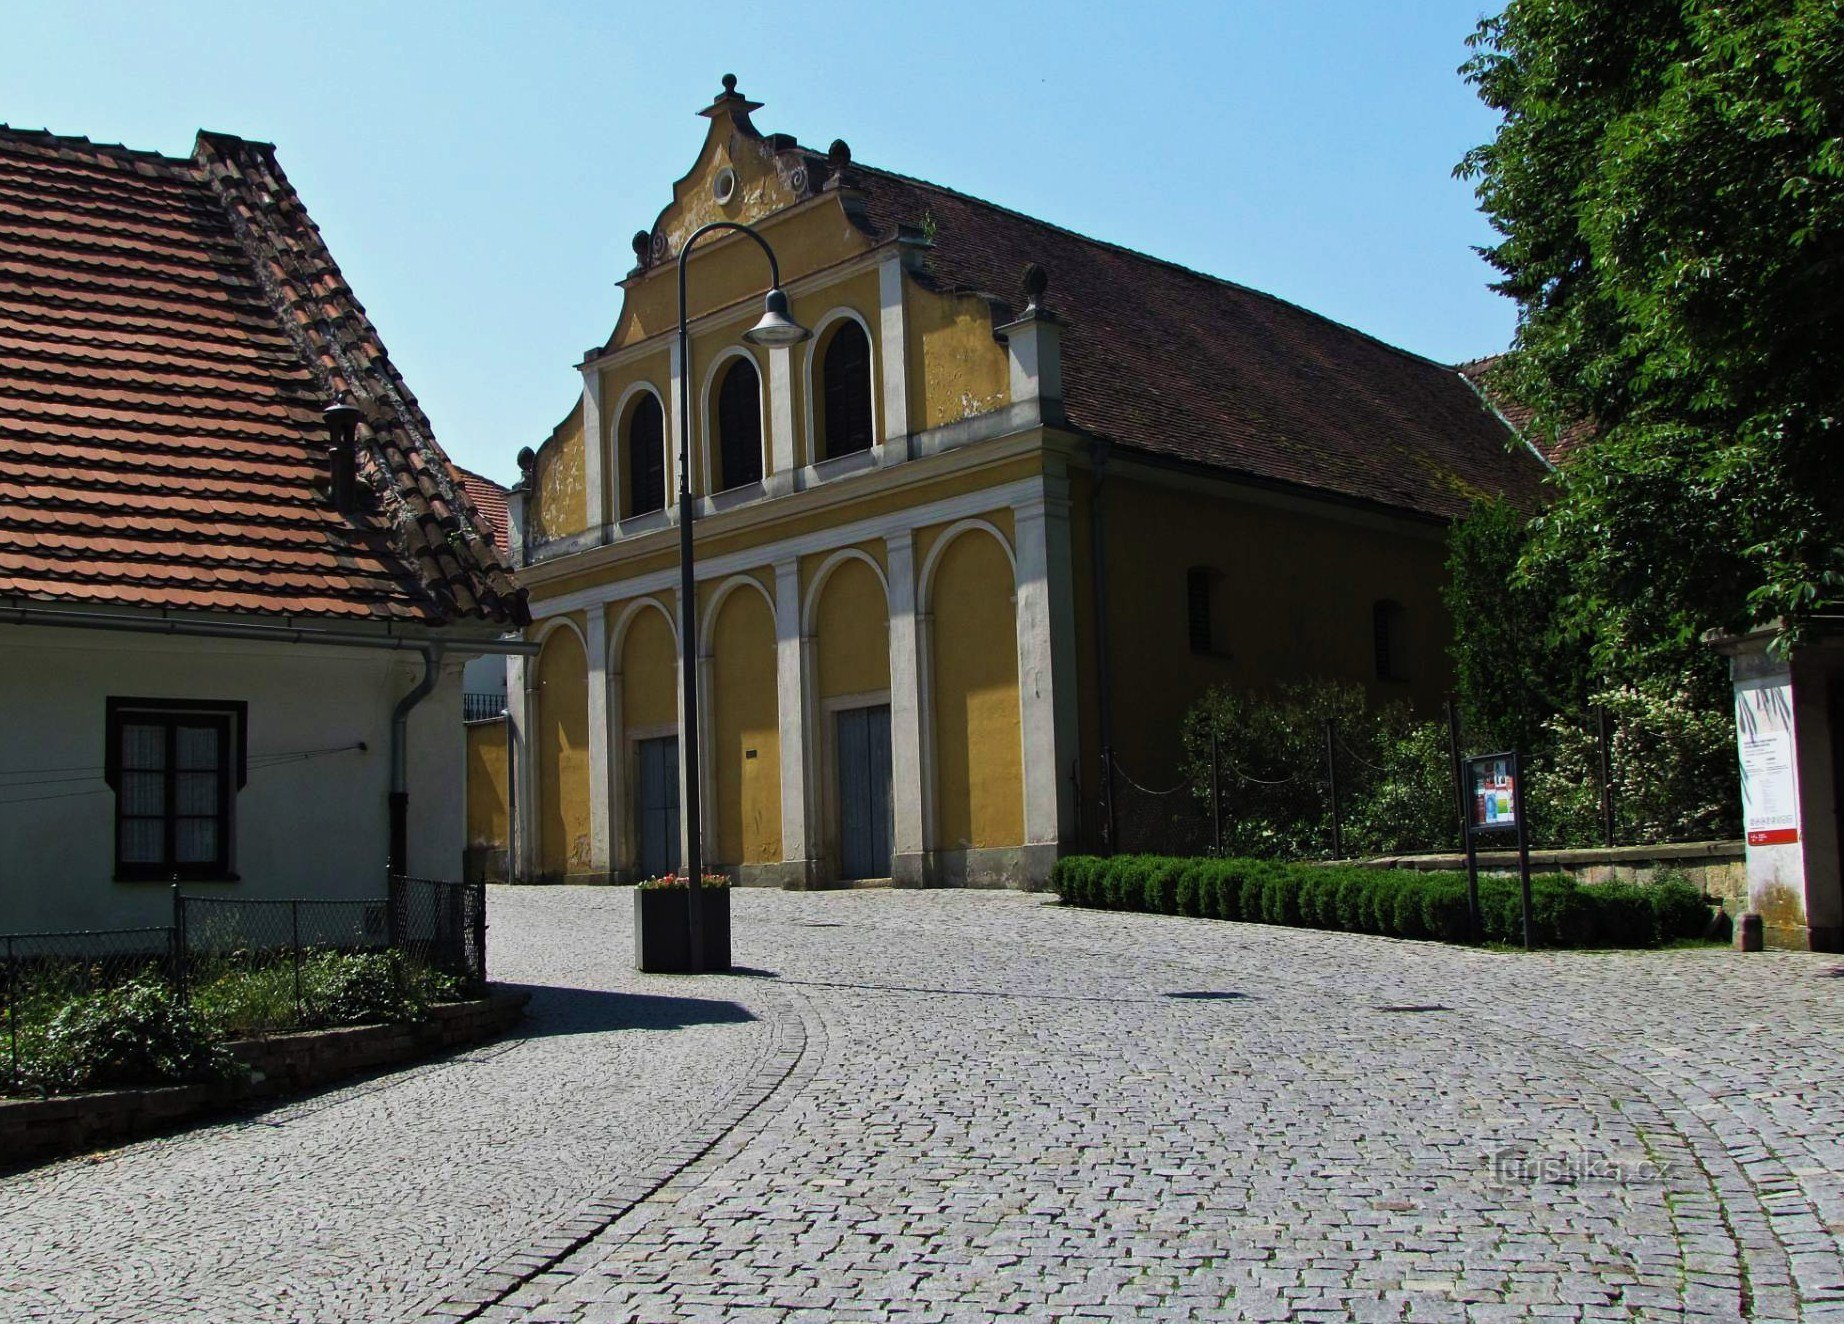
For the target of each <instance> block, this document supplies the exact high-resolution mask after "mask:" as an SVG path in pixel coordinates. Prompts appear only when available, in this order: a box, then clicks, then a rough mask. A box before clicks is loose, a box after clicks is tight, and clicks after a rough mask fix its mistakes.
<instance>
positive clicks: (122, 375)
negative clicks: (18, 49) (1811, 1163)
mask: <svg viewBox="0 0 1844 1324" xmlns="http://www.w3.org/2000/svg"><path fill="white" fill-rule="evenodd" d="M339 396H345V397H347V398H350V399H352V400H353V401H355V402H356V403H358V405H359V406H360V408H361V410H362V411H363V414H364V418H365V421H364V423H363V424H362V425H361V426H360V428H359V439H360V465H359V473H360V478H361V484H360V490H361V502H360V510H359V512H358V513H357V514H355V515H353V516H350V517H349V516H346V515H343V514H341V513H339V512H338V511H336V510H335V509H334V508H333V506H332V504H331V502H330V500H329V497H328V492H327V486H328V481H327V469H328V463H327V456H326V450H327V429H326V425H325V422H324V421H323V419H322V417H321V410H322V409H323V408H324V407H325V406H326V404H327V403H328V402H329V401H330V400H331V399H333V398H335V397H339ZM4 597H15V598H27V599H33V600H42V601H70V602H84V603H87V604H90V605H94V606H105V605H112V604H119V605H131V606H137V607H153V608H177V609H207V610H222V611H237V612H257V613H263V614H270V615H286V616H336V617H345V618H354V617H358V618H374V619H379V620H397V621H406V622H418V623H423V624H429V625H439V624H443V623H447V622H451V621H456V620H465V619H475V620H481V621H486V622H493V623H498V624H518V623H522V622H523V621H524V620H526V619H527V618H528V613H527V612H526V608H525V601H524V591H523V590H522V589H520V588H519V587H518V586H517V585H516V584H515V583H514V582H513V580H512V578H511V575H510V573H509V571H508V569H507V565H506V558H505V556H504V554H503V552H502V551H501V550H500V549H499V548H498V547H496V546H495V543H494V541H493V534H492V530H491V527H490V525H489V524H488V523H487V521H486V520H485V519H484V518H483V516H482V514H481V512H480V511H479V510H477V509H476V506H475V503H474V501H473V500H472V499H471V498H470V497H469V495H468V494H467V492H466V489H465V488H464V487H463V486H462V484H461V483H460V481H459V480H458V478H457V476H456V474H455V472H454V469H453V466H452V465H451V464H450V463H449V460H448V458H447V456H446V455H445V454H444V453H443V451H442V449H441V447H440V446H439V445H438V444H437V443H436V441H435V438H434V436H433V435H432V433H431V431H430V428H429V423H428V420H427V419H426V418H425V417H424V416H423V413H422V410H421V408H420V407H419V406H418V405H417V403H416V400H415V397H414V396H412V395H411V394H410V392H409V389H408V387H407V386H405V384H404V383H403V380H402V379H401V377H399V376H398V374H397V371H396V369H395V368H394V367H392V366H391V364H390V361H389V359H388V357H387V355H386V353H385V350H384V347H383V345H382V343H381V342H380V341H379V340H378V337H377V333H376V332H375V331H374V330H373V328H372V327H371V324H370V322H369V320H368V319H367V318H366V316H365V311H364V309H363V308H362V307H361V306H360V305H359V303H358V301H357V300H356V299H355V298H354V297H353V295H352V292H351V290H350V289H349V288H348V287H347V286H346V283H345V280H344V278H343V277H342V276H341V275H340V272H339V268H338V267H337V266H336V265H335V264H334V262H333V259H332V257H331V255H330V254H329V253H328V252H327V250H326V246H325V244H324V243H323V242H322V240H321V238H320V233H319V231H318V230H317V229H316V228H315V226H314V224H313V222H312V221H311V220H310V219H309V218H308V216H307V213H306V210H305V208H304V207H303V206H302V204H301V201H300V199H299V198H298V197H297V196H296V194H295V192H294V190H293V188H292V187H290V185H289V184H288V181H287V179H286V178H285V177H284V176H283V174H282V172H281V168H280V167H279V166H278V165H277V164H276V160H275V154H274V149H273V148H271V147H269V146H268V145H266V144H261V143H251V142H245V141H243V140H242V139H238V138H233V137H228V136H225V135H221V134H203V133H202V134H200V135H199V139H198V144H197V147H196V150H195V151H194V153H193V155H192V156H191V157H189V158H176V157H167V156H161V155H157V154H155V153H151V152H139V151H131V150H129V149H126V148H122V147H115V146H107V145H101V144H95V143H91V142H89V141H88V140H86V139H82V138H64V137H57V136H54V135H51V134H46V133H36V132H29V131H21V130H15V129H8V128H6V127H5V126H0V598H4Z"/></svg>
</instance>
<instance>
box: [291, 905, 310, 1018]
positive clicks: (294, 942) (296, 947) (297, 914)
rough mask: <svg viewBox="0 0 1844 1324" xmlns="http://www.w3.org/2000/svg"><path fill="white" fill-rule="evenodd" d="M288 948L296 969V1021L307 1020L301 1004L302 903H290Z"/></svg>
mask: <svg viewBox="0 0 1844 1324" xmlns="http://www.w3.org/2000/svg"><path fill="white" fill-rule="evenodd" d="M288 946H289V951H290V954H291V956H292V957H293V960H294V968H295V1020H296V1021H297V1022H300V1021H302V1020H305V1019H306V1016H305V1009H304V1008H303V1006H302V1004H301V903H300V902H299V901H290V902H289V903H288Z"/></svg>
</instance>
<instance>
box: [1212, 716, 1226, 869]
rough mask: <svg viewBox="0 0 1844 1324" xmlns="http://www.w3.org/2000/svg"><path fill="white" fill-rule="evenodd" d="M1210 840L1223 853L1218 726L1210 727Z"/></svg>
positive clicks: (1221, 787)
mask: <svg viewBox="0 0 1844 1324" xmlns="http://www.w3.org/2000/svg"><path fill="white" fill-rule="evenodd" d="M1210 841H1211V844H1212V845H1213V846H1214V847H1215V849H1216V853H1217V854H1218V855H1221V854H1222V853H1223V759H1222V756H1221V754H1220V753H1219V752H1218V749H1217V733H1216V728H1215V727H1212V728H1211V729H1210Z"/></svg>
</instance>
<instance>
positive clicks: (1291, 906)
mask: <svg viewBox="0 0 1844 1324" xmlns="http://www.w3.org/2000/svg"><path fill="white" fill-rule="evenodd" d="M1051 887H1052V888H1053V889H1054V890H1055V891H1056V892H1057V893H1058V894H1059V895H1060V896H1061V897H1062V900H1063V903H1064V904H1065V905H1072V906H1089V907H1092V908H1094V909H1098V910H1138V911H1148V912H1151V913H1153V914H1158V915H1192V916H1198V917H1201V918H1205V919H1232V920H1243V921H1246V922H1249V923H1254V924H1289V925H1294V926H1298V927H1302V928H1310V929H1341V930H1344V931H1345V932H1348V933H1374V934H1378V935H1380V936H1382V937H1386V938H1424V939H1434V940H1436V941H1439V942H1466V941H1468V939H1469V936H1470V935H1469V933H1468V924H1467V914H1466V875H1465V874H1463V873H1421V872H1417V871H1415V870H1411V869H1366V868H1362V867H1359V866H1356V865H1338V864H1294V863H1286V862H1282V861H1277V860H1246V859H1227V860H1220V859H1181V858H1176V857H1173V856H1166V855H1117V856H1114V857H1112V858H1110V859H1101V858H1099V857H1096V856H1093V855H1073V856H1069V857H1067V858H1065V859H1062V860H1059V861H1057V865H1056V869H1055V871H1054V872H1053V873H1052V874H1051ZM1530 892H1531V927H1532V929H1533V931H1534V934H1533V937H1534V941H1535V942H1536V944H1537V946H1539V947H1656V946H1658V945H1660V944H1661V943H1667V942H1673V941H1676V940H1677V939H1680V938H1699V937H1702V936H1703V934H1704V932H1705V930H1706V929H1707V927H1708V925H1709V918H1710V904H1709V902H1707V901H1706V900H1705V899H1704V897H1703V894H1702V893H1700V892H1699V891H1698V890H1697V889H1696V888H1695V887H1693V886H1692V885H1691V884H1689V883H1686V882H1683V881H1681V880H1669V879H1668V880H1664V881H1661V882H1657V883H1653V884H1650V885H1647V886H1641V885H1638V884H1635V883H1577V882H1576V881H1575V880H1574V879H1572V878H1570V877H1568V876H1567V875H1566V874H1540V875H1538V876H1537V877H1535V878H1532V879H1531V880H1530ZM1479 909H1480V914H1481V919H1482V922H1483V924H1484V928H1485V938H1486V941H1488V942H1501V943H1512V944H1517V945H1522V943H1523V941H1524V918H1523V914H1524V912H1523V902H1522V896H1521V893H1520V890H1519V887H1518V882H1517V879H1515V878H1506V877H1504V876H1502V875H1498V874H1481V875H1480V877H1479Z"/></svg>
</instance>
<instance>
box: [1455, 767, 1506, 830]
mask: <svg viewBox="0 0 1844 1324" xmlns="http://www.w3.org/2000/svg"><path fill="white" fill-rule="evenodd" d="M1467 772H1468V773H1469V774H1470V776H1471V778H1472V790H1473V826H1474V827H1476V828H1481V829H1491V828H1514V827H1516V826H1517V808H1518V796H1517V768H1516V764H1515V762H1514V761H1513V760H1512V758H1511V756H1510V755H1509V754H1492V755H1488V756H1487V757H1485V758H1479V759H1469V760H1468V761H1467Z"/></svg>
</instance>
